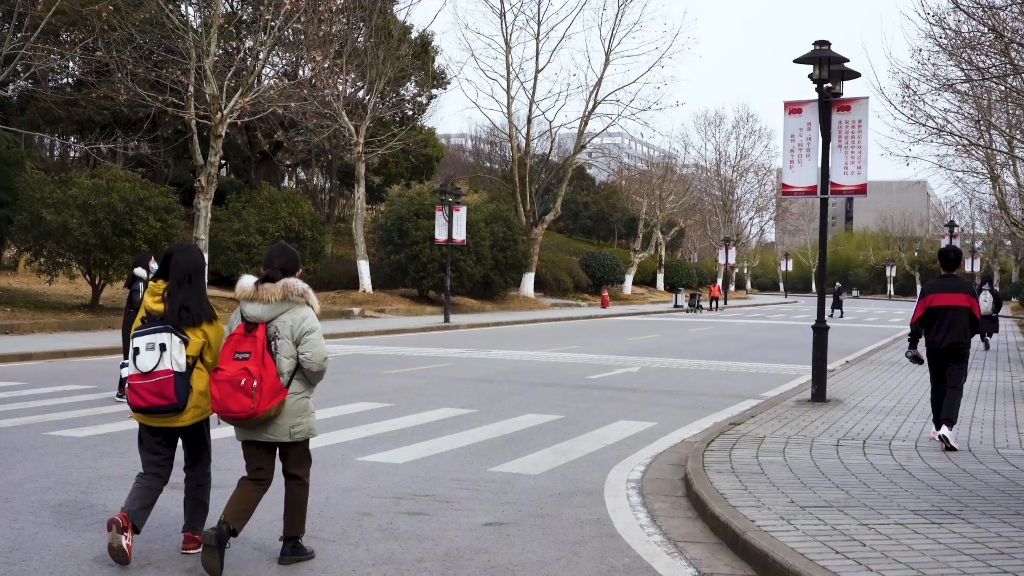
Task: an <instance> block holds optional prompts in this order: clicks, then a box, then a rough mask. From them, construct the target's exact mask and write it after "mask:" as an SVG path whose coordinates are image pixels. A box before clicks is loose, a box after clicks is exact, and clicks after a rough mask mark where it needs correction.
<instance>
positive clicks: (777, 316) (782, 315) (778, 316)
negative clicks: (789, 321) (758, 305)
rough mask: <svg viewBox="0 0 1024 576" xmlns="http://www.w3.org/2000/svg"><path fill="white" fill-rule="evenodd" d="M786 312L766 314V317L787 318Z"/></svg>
mask: <svg viewBox="0 0 1024 576" xmlns="http://www.w3.org/2000/svg"><path fill="white" fill-rule="evenodd" d="M785 317H786V315H785V314H773V315H771V316H765V318H785Z"/></svg>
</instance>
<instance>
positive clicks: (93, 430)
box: [47, 402, 391, 440]
mask: <svg viewBox="0 0 1024 576" xmlns="http://www.w3.org/2000/svg"><path fill="white" fill-rule="evenodd" d="M386 406H391V404H378V403H376V402H357V403H355V404H344V405H342V406H334V407H331V408H321V409H320V410H317V411H316V418H317V419H318V420H326V419H327V418H334V417H335V416H343V415H345V414H355V413H356V412H363V411H366V410H373V409H375V408H384V407H386ZM137 427H138V424H137V423H136V422H135V420H131V419H129V420H122V421H120V422H110V423H107V424H97V425H95V426H85V427H82V428H71V429H69V430H57V431H56V432H47V434H49V435H50V436H67V437H70V438H85V437H88V436H97V435H99V434H109V433H111V432H122V431H125V430H134V429H136V428H137ZM234 433H235V428H234V427H233V426H231V425H229V424H224V425H223V426H215V427H214V428H213V429H212V430H210V439H211V440H216V439H217V438H227V437H228V436H233V435H234Z"/></svg>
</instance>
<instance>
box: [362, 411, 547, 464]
mask: <svg viewBox="0 0 1024 576" xmlns="http://www.w3.org/2000/svg"><path fill="white" fill-rule="evenodd" d="M559 418H562V416H554V415H551V414H524V415H522V416H517V417H515V418H509V419H508V420H502V421H501V422H495V423H494V424H488V425H486V426H480V427H479V428H473V429H471V430H465V431H463V432H456V433H455V434H449V435H447V436H441V437H440V438H434V439H433V440H427V441H425V442H418V443H416V444H410V445H409V446H403V447H401V448H395V449H394V450H388V451H387V452H380V453H378V454H371V455H370V456H364V457H362V458H358V460H364V461H367V462H387V463H390V464H405V463H406V462H412V461H413V460H419V459H420V458H426V457H427V456H434V455H436V454H441V453H442V452H448V451H449V450H455V449H457V448H463V447H465V446H469V445H471V444H476V443H477V442H484V441H485V440H493V439H494V438H498V437H500V436H504V435H506V434H512V433H513V432H518V431H520V430H525V429H527V428H532V427H533V426H539V425H540V424H544V423H546V422H551V421H552V420H558V419H559Z"/></svg>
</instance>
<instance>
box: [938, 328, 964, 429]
mask: <svg viewBox="0 0 1024 576" xmlns="http://www.w3.org/2000/svg"><path fill="white" fill-rule="evenodd" d="M970 358H971V349H970V348H929V349H928V375H929V377H930V378H931V383H932V424H934V425H935V429H936V430H938V429H939V428H941V427H942V425H943V424H945V425H947V426H949V427H950V428H952V427H953V426H955V425H956V420H957V417H958V416H959V415H960V401H961V400H962V399H963V396H964V382H966V381H967V366H968V365H969V363H970Z"/></svg>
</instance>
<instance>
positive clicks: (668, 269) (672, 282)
mask: <svg viewBox="0 0 1024 576" xmlns="http://www.w3.org/2000/svg"><path fill="white" fill-rule="evenodd" d="M696 268H697V267H696V266H693V265H691V264H690V263H689V262H685V261H683V260H679V259H676V258H669V259H668V260H667V261H666V262H665V288H666V289H667V290H669V291H670V292H671V291H675V289H676V288H690V289H693V288H696V287H697V271H696Z"/></svg>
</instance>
